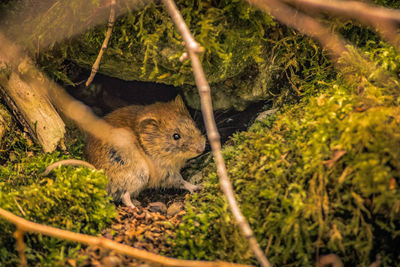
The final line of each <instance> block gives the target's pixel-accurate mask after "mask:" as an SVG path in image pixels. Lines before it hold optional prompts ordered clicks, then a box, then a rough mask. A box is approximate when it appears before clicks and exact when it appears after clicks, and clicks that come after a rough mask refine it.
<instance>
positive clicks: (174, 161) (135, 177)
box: [85, 95, 205, 207]
mask: <svg viewBox="0 0 400 267" xmlns="http://www.w3.org/2000/svg"><path fill="white" fill-rule="evenodd" d="M104 119H105V120H106V121H107V122H108V123H109V124H111V125H112V126H114V127H116V128H123V129H125V130H128V131H129V132H130V133H132V136H133V138H132V140H133V142H134V143H135V147H137V149H130V150H128V149H123V148H122V147H119V148H117V147H113V146H112V145H110V144H108V143H105V142H104V141H101V140H99V139H96V138H94V137H93V136H90V135H89V136H88V138H87V143H86V147H85V154H86V157H87V159H88V161H89V162H90V163H91V164H93V165H94V166H95V167H96V168H97V169H103V170H104V172H105V174H106V175H107V176H108V178H109V182H108V193H109V195H111V196H112V197H113V198H114V200H115V201H120V200H122V203H123V204H124V205H126V206H128V207H134V205H133V203H132V201H131V197H137V196H138V194H139V193H140V192H141V191H142V190H144V189H147V188H159V187H164V188H169V187H175V188H183V189H186V190H188V191H190V192H193V191H195V190H198V189H199V186H197V185H193V184H191V183H189V182H187V181H185V180H184V179H183V178H182V175H181V174H180V169H181V168H182V167H183V166H184V164H185V162H186V161H187V160H188V159H190V158H193V157H196V156H198V155H200V154H201V153H202V152H203V151H204V147H205V138H204V136H203V135H202V134H201V132H200V130H199V129H198V128H197V127H196V124H195V122H194V121H193V120H192V118H191V117H190V114H189V112H188V110H187V109H186V107H185V104H184V103H183V100H182V98H181V97H180V96H179V95H178V96H177V97H176V98H175V100H172V101H170V102H167V103H161V102H157V103H155V104H152V105H147V106H139V105H133V106H127V107H123V108H119V109H117V110H115V111H113V112H111V113H110V114H108V115H107V116H105V117H104ZM132 150H133V151H132Z"/></svg>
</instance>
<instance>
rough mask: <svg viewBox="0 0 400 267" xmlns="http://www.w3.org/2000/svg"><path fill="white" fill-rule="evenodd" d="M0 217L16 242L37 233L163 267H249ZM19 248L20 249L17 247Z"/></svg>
mask: <svg viewBox="0 0 400 267" xmlns="http://www.w3.org/2000/svg"><path fill="white" fill-rule="evenodd" d="M0 216H1V217H3V218H5V219H7V220H8V221H10V222H12V223H14V224H15V225H17V229H18V230H17V232H16V233H18V234H16V237H17V236H18V238H17V240H18V239H19V240H21V239H20V236H22V234H23V232H30V233H39V234H43V235H48V236H52V237H57V238H61V239H65V240H70V241H75V242H80V243H82V244H86V245H89V246H97V247H102V248H105V249H111V250H114V251H116V252H118V253H121V254H124V255H127V256H131V257H134V258H136V259H139V260H143V261H147V262H153V263H157V264H161V265H164V266H182V267H183V266H187V267H190V266H193V267H201V266H205V267H218V266H224V267H230V266H232V267H240V266H243V267H245V266H249V265H242V264H235V263H229V262H207V261H192V260H178V259H173V258H168V257H164V256H161V255H157V254H153V253H151V252H148V251H145V250H142V249H137V248H132V247H130V246H127V245H124V244H120V243H118V242H115V241H112V240H110V239H107V238H103V237H94V236H90V235H84V234H79V233H74V232H70V231H66V230H62V229H58V228H55V227H51V226H47V225H43V224H38V223H34V222H31V221H28V220H25V219H23V218H21V217H18V216H16V215H14V214H12V213H11V212H8V211H6V210H4V209H1V208H0ZM19 248H20V247H19Z"/></svg>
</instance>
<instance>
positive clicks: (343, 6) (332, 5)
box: [283, 0, 400, 49]
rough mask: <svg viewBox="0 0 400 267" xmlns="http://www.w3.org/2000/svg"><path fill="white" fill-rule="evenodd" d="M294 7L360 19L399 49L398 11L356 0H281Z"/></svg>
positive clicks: (399, 15) (399, 13)
mask: <svg viewBox="0 0 400 267" xmlns="http://www.w3.org/2000/svg"><path fill="white" fill-rule="evenodd" d="M283 2H286V3H289V4H292V5H294V6H296V7H303V8H304V9H303V10H304V11H305V12H309V11H310V10H311V11H312V10H314V11H319V12H321V11H322V12H326V13H327V14H329V15H338V16H343V17H347V18H351V19H355V20H358V21H360V22H361V23H363V24H365V25H370V26H373V27H375V28H377V29H378V32H379V33H380V34H382V36H383V37H384V38H386V39H387V40H388V41H389V42H390V43H392V44H393V45H394V46H395V47H396V48H397V49H400V40H399V36H398V35H397V26H398V24H399V23H400V11H399V10H393V9H388V8H384V7H375V6H370V5H368V4H366V3H363V2H357V1H336V0H330V1H320V0H283Z"/></svg>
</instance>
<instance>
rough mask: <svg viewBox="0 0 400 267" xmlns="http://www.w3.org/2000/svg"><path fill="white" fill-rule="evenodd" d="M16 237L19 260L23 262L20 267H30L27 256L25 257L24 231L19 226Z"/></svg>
mask: <svg viewBox="0 0 400 267" xmlns="http://www.w3.org/2000/svg"><path fill="white" fill-rule="evenodd" d="M14 237H15V239H16V240H17V250H18V254H19V258H20V260H21V262H20V266H21V267H25V266H28V262H27V261H26V256H25V243H24V231H23V230H22V229H21V228H20V227H19V226H17V230H16V231H15V233H14Z"/></svg>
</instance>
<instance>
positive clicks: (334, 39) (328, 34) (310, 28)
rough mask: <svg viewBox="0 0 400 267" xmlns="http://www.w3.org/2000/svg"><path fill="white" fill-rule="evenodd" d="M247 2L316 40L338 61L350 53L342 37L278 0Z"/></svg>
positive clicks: (249, 0) (252, 0)
mask: <svg viewBox="0 0 400 267" xmlns="http://www.w3.org/2000/svg"><path fill="white" fill-rule="evenodd" d="M247 1H248V2H249V3H250V4H252V5H254V6H256V7H258V8H259V9H261V10H263V11H265V12H268V13H270V14H271V15H272V16H274V17H275V18H277V19H278V20H279V21H280V22H282V23H284V24H286V25H287V26H289V27H292V28H294V29H297V30H298V31H300V32H301V33H304V34H306V35H309V36H311V37H314V38H316V39H317V40H318V41H319V42H320V43H321V44H322V46H323V47H324V48H325V49H327V50H328V51H329V52H330V54H331V55H332V56H333V57H334V58H335V59H338V58H339V57H340V56H341V55H342V53H343V52H346V51H348V50H347V48H346V46H345V43H344V41H343V40H342V39H341V38H340V36H338V35H336V34H334V33H332V31H330V30H329V29H328V28H327V27H326V26H324V25H323V24H321V23H319V22H318V21H316V20H315V19H313V18H311V17H309V16H307V15H305V14H303V13H300V12H299V11H297V10H294V9H293V8H291V7H289V6H287V5H286V4H284V3H281V2H279V1H278V0H247Z"/></svg>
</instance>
